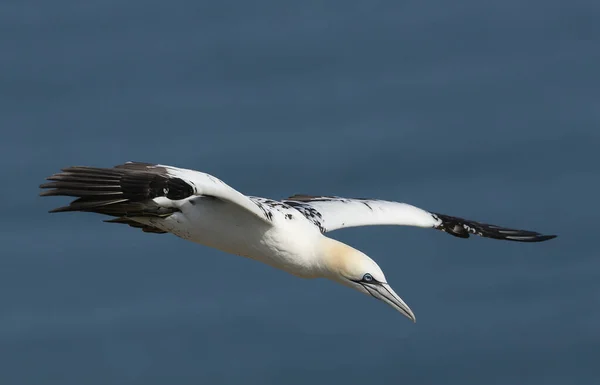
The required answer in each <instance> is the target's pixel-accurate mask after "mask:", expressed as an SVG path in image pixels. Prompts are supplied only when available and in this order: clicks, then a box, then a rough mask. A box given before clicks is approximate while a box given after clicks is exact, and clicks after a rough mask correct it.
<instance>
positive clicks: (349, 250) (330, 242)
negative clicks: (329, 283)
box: [318, 236, 360, 279]
mask: <svg viewBox="0 0 600 385" xmlns="http://www.w3.org/2000/svg"><path fill="white" fill-rule="evenodd" d="M318 253H319V258H318V260H319V269H320V272H321V274H322V275H323V276H324V277H325V278H333V279H336V278H337V277H339V275H340V272H343V271H345V270H346V269H347V265H348V263H349V262H350V260H351V257H352V255H354V254H356V253H360V251H358V250H356V249H355V248H353V247H351V246H348V245H347V244H345V243H343V242H340V241H337V240H335V239H332V238H329V237H325V236H324V237H323V238H322V239H321V242H320V244H319V250H318Z"/></svg>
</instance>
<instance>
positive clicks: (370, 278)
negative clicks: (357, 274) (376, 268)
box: [363, 273, 373, 282]
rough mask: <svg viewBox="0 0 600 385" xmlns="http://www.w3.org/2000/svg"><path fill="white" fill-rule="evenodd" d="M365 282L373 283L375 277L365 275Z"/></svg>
mask: <svg viewBox="0 0 600 385" xmlns="http://www.w3.org/2000/svg"><path fill="white" fill-rule="evenodd" d="M363 281H365V282H372V281H373V276H372V275H371V274H369V273H367V274H365V275H363Z"/></svg>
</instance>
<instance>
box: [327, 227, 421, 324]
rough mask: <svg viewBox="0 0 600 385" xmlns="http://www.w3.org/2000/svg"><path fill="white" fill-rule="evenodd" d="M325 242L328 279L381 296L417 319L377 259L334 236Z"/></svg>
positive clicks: (384, 300)
mask: <svg viewBox="0 0 600 385" xmlns="http://www.w3.org/2000/svg"><path fill="white" fill-rule="evenodd" d="M323 243H324V247H323V251H324V255H323V260H324V270H325V276H326V277H327V278H329V279H331V280H333V281H336V282H338V283H341V284H342V285H345V286H348V287H351V288H353V289H356V290H358V291H360V292H362V293H364V294H367V295H370V296H372V297H374V298H376V299H379V300H381V301H383V302H385V303H387V304H388V305H390V306H391V307H393V308H394V309H396V310H398V311H399V312H400V313H402V314H403V315H404V316H406V317H408V318H409V319H410V320H412V321H413V322H416V320H415V315H414V313H413V312H412V310H411V309H410V307H408V305H407V304H406V303H405V302H404V301H403V300H402V298H400V296H398V294H396V292H394V290H393V289H392V288H391V287H390V285H389V284H388V283H387V280H386V278H385V275H384V274H383V271H381V268H380V267H379V265H377V263H375V261H373V260H372V259H371V258H369V257H368V256H367V255H365V254H364V253H362V252H361V251H359V250H356V249H355V248H353V247H350V246H348V245H346V244H344V243H341V242H338V241H336V240H334V239H331V238H325V239H324V242H323Z"/></svg>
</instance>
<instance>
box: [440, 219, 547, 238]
mask: <svg viewBox="0 0 600 385" xmlns="http://www.w3.org/2000/svg"><path fill="white" fill-rule="evenodd" d="M432 215H433V216H434V218H436V219H439V220H440V221H441V223H440V224H439V225H438V226H437V227H436V228H437V229H438V230H442V231H444V232H446V233H448V234H450V235H454V236H455V237H459V238H469V236H470V234H474V235H479V236H481V237H485V238H492V239H501V240H506V241H515V242H543V241H547V240H549V239H553V238H556V235H543V234H540V233H537V232H535V231H529V230H517V229H510V228H506V227H500V226H496V225H490V224H487V223H480V222H475V221H471V220H468V219H463V218H458V217H453V216H450V215H444V214H437V213H432Z"/></svg>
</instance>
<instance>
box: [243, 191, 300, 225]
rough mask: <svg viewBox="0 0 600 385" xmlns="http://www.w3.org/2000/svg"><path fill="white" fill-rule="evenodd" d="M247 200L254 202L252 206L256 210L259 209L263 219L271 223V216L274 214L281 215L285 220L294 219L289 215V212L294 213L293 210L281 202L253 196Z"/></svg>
mask: <svg viewBox="0 0 600 385" xmlns="http://www.w3.org/2000/svg"><path fill="white" fill-rule="evenodd" d="M248 198H250V200H251V201H252V202H254V204H255V205H257V206H258V208H260V210H261V211H262V212H263V214H264V215H265V217H266V218H267V219H269V220H271V221H272V220H273V215H274V214H275V213H281V214H283V217H284V218H285V219H287V220H292V219H294V216H293V215H292V213H290V211H294V209H293V208H292V207H290V206H289V205H287V204H285V203H283V202H280V201H277V200H274V199H268V198H262V197H254V196H249V197H248Z"/></svg>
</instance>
